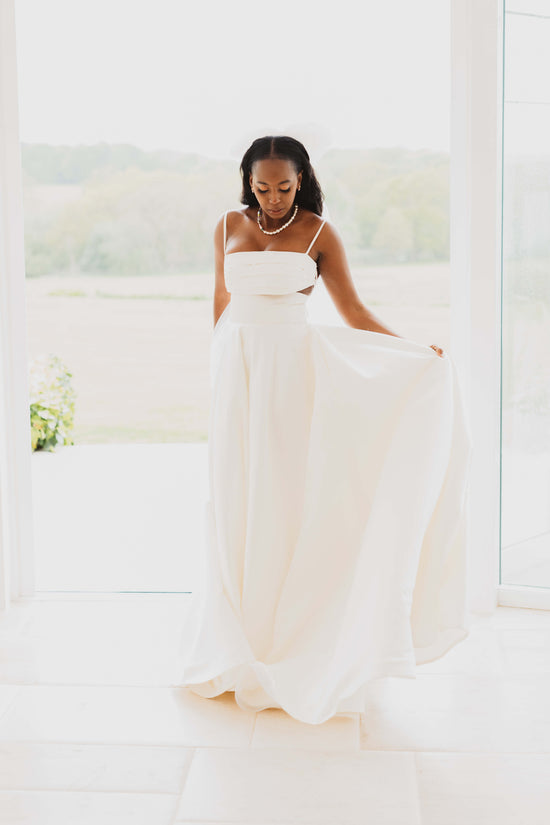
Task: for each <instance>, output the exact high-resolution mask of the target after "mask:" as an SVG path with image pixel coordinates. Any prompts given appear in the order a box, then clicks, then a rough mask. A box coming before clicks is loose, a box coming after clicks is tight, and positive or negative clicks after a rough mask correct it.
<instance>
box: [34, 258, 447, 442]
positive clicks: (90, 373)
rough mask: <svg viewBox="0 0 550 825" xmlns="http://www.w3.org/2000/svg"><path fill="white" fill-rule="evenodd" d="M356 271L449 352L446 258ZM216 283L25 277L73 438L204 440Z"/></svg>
mask: <svg viewBox="0 0 550 825" xmlns="http://www.w3.org/2000/svg"><path fill="white" fill-rule="evenodd" d="M353 277H354V280H355V283H356V285H357V289H358V291H359V294H360V295H361V298H362V300H363V302H364V303H365V304H366V305H367V306H368V307H370V308H371V309H372V311H373V312H374V313H375V314H376V315H377V317H379V318H380V319H381V320H382V321H383V322H384V323H386V324H387V325H388V326H389V327H391V328H392V329H393V330H395V332H398V333H399V334H400V335H404V336H406V337H407V338H411V339H413V340H416V341H419V342H420V343H424V344H438V345H439V346H442V347H443V348H444V349H448V346H449V288H450V287H449V265H448V264H425V265H410V264H409V265H403V266H379V267H372V268H370V267H369V268H367V267H365V268H356V269H355V268H354V269H353ZM320 287H321V285H320V284H318V285H317V286H316V287H315V289H316V290H317V289H319V288H320ZM322 289H324V287H322ZM212 290H213V275H212V274H210V273H209V274H206V275H169V276H156V277H155V276H142V277H135V278H132V277H103V276H98V277H93V276H48V277H42V278H28V279H27V282H26V292H27V319H28V327H27V333H28V348H29V358H30V359H32V358H34V357H35V356H37V355H39V354H41V353H53V354H55V355H59V356H60V357H61V358H62V359H63V360H64V361H65V362H66V364H67V366H68V368H69V369H70V371H71V372H72V373H73V385H74V388H75V390H76V393H77V398H76V407H75V428H74V431H73V438H74V441H75V444H97V443H104V444H105V443H159V442H178V443H179V442H186V441H193V442H194V441H206V440H207V435H208V409H209V402H210V388H209V351H210V341H211V335H212V325H213V313H212ZM312 297H313V296H312ZM312 320H315V318H312ZM451 355H452V353H451Z"/></svg>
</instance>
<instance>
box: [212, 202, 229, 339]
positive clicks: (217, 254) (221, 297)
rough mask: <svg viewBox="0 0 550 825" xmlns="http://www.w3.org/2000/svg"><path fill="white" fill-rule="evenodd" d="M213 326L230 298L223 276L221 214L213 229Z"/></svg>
mask: <svg viewBox="0 0 550 825" xmlns="http://www.w3.org/2000/svg"><path fill="white" fill-rule="evenodd" d="M214 270H215V282H214V306H213V312H214V327H215V326H216V324H217V323H218V319H219V317H220V315H221V314H222V312H223V311H224V309H225V308H226V306H227V304H228V303H229V302H230V300H231V293H230V292H228V291H227V289H226V288H225V276H224V271H223V270H224V248H223V215H222V216H221V218H220V219H219V221H218V223H217V224H216V228H215V229H214Z"/></svg>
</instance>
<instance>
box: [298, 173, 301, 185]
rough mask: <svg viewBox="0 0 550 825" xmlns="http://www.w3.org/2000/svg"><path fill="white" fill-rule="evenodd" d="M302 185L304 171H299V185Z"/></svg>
mask: <svg viewBox="0 0 550 825" xmlns="http://www.w3.org/2000/svg"><path fill="white" fill-rule="evenodd" d="M301 185H302V173H301V172H299V173H298V186H301Z"/></svg>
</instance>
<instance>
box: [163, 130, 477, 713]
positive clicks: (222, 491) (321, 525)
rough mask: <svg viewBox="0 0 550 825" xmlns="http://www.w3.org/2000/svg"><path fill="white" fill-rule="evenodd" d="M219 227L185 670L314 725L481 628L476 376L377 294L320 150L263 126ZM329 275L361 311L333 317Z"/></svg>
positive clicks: (338, 300) (201, 690) (202, 688)
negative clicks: (471, 505)
mask: <svg viewBox="0 0 550 825" xmlns="http://www.w3.org/2000/svg"><path fill="white" fill-rule="evenodd" d="M241 175H242V185H243V189H242V196H241V202H242V203H243V204H244V208H243V209H241V210H231V211H229V212H226V213H225V214H224V215H223V216H222V218H220V220H219V221H218V224H217V226H216V229H215V233H214V244H215V264H216V282H215V294H214V323H215V327H214V335H213V341H212V349H211V382H212V383H211V385H212V400H211V408H210V422H209V481H210V498H209V501H208V502H207V505H206V509H205V527H206V530H205V537H206V548H205V553H204V555H203V558H204V567H203V577H202V581H201V585H200V587H199V588H198V589H197V591H196V592H195V593H194V595H193V601H192V605H191V610H190V613H189V616H188V620H187V623H186V626H185V627H184V630H183V634H182V638H181V655H182V662H183V671H182V675H181V679H180V681H179V684H182V685H185V686H187V687H188V688H190V689H191V690H193V691H194V692H195V693H198V694H200V695H202V696H205V697H212V696H217V695H219V694H220V693H223V692H225V691H228V690H229V691H234V692H235V699H236V701H237V702H238V704H239V706H241V707H242V708H244V709H247V710H262V709H263V708H266V707H277V708H282V709H284V710H285V711H286V712H287V713H289V714H290V715H292V716H294V717H295V718H296V719H299V720H302V721H304V722H308V723H310V724H319V723H321V722H324V721H325V720H326V719H328V718H330V717H331V716H333V715H334V714H336V713H340V712H349V711H358V712H360V713H362V712H363V711H364V708H365V697H366V689H367V686H368V683H369V682H370V681H372V680H373V679H377V678H382V677H384V676H403V677H409V678H410V677H412V678H414V677H415V675H416V664H419V663H421V662H427V661H431V660H433V659H436V658H439V657H440V656H442V655H443V654H444V653H445V652H446V651H447V650H449V648H450V647H452V646H453V645H454V644H456V643H457V642H459V641H460V640H461V639H463V638H465V636H467V635H468V625H467V617H466V608H465V538H464V532H465V531H464V516H465V512H464V503H465V494H466V485H467V477H468V470H469V465H470V455H471V439H470V435H469V432H468V429H467V427H466V421H465V416H464V410H463V406H462V401H461V396H460V392H459V386H458V382H457V377H456V372H455V368H454V365H453V363H452V361H451V359H450V358H449V357H448V355H446V354H445V353H443V351H442V349H441V348H440V347H438V346H436V345H431V347H428V346H426V345H424V344H420V343H416V342H413V341H410V340H408V339H406V338H403V337H401V336H399V335H397V334H396V333H395V332H392V331H391V330H390V329H388V328H387V327H386V326H384V325H383V324H382V323H381V322H380V321H379V320H378V319H377V318H376V317H375V316H374V315H373V314H372V313H371V312H370V311H369V310H368V308H367V307H365V306H364V305H363V303H362V302H361V300H360V298H359V296H358V294H357V292H356V290H355V287H354V284H353V281H352V278H351V275H350V271H349V267H348V264H347V261H346V256H345V252H344V249H343V247H342V243H341V240H340V238H339V235H338V233H337V232H336V230H335V229H334V227H333V226H331V224H330V223H328V222H327V221H326V220H324V219H323V218H322V216H321V215H322V193H321V189H320V186H319V183H318V181H317V179H316V177H315V173H314V171H313V169H312V166H311V163H310V160H309V156H308V153H307V151H306V149H305V147H304V146H303V145H302V144H301V143H300V142H299V141H297V140H294V139H293V138H290V137H282V136H277V137H273V136H268V137H264V138H259V139H258V140H255V141H254V143H253V144H252V145H251V146H250V148H249V149H248V150H247V152H246V153H245V155H244V157H243V160H242V163H241ZM319 275H321V276H322V277H323V280H324V282H325V285H326V287H327V290H328V292H329V294H330V296H331V298H332V300H333V302H334V304H335V306H336V308H337V310H338V311H339V313H340V315H341V316H342V317H343V318H344V319H345V320H346V322H347V324H348V326H345V327H339V326H329V325H324V324H313V323H311V322H310V320H309V318H308V313H307V300H308V296H309V295H310V294H311V292H312V290H313V289H314V285H315V282H316V280H317V277H318V276H319Z"/></svg>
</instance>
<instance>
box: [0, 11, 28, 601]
mask: <svg viewBox="0 0 550 825" xmlns="http://www.w3.org/2000/svg"><path fill="white" fill-rule="evenodd" d="M17 88H18V87H17V63H16V40H15V9H14V0H0V610H2V611H5V610H8V609H9V606H10V602H11V600H12V599H16V598H19V597H21V596H31V595H32V594H33V593H34V589H35V588H34V542H33V523H32V486H31V455H32V452H31V443H30V428H29V419H30V415H29V396H28V380H27V364H28V357H27V318H26V305H25V258H24V239H23V203H22V186H21V177H22V174H21V150H20V144H19V110H18V95H17Z"/></svg>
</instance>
